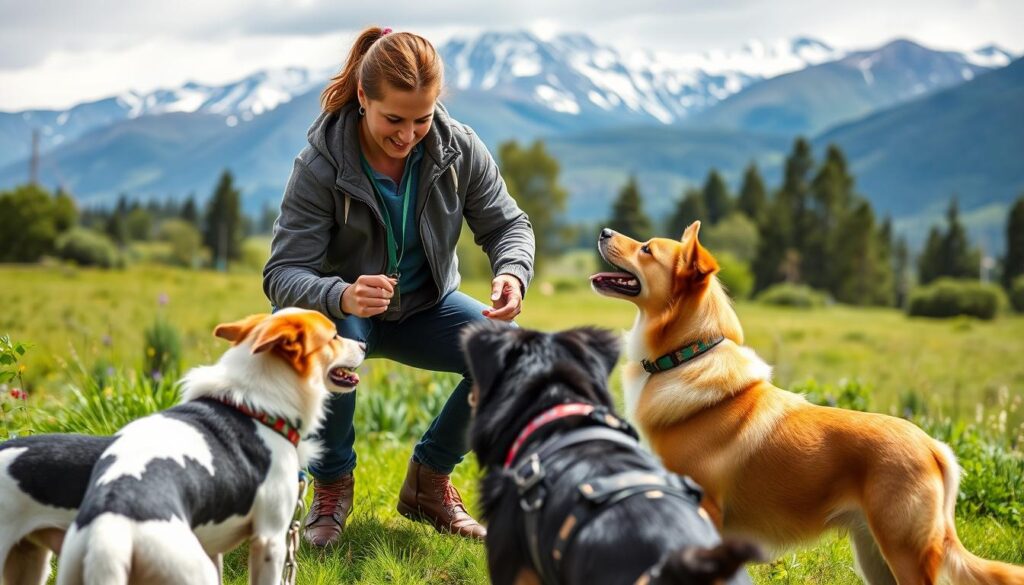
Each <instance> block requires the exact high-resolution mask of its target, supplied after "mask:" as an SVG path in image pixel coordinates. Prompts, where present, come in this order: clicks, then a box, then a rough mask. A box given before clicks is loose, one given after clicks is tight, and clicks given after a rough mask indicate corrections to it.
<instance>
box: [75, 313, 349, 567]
mask: <svg viewBox="0 0 1024 585" xmlns="http://www.w3.org/2000/svg"><path fill="white" fill-rule="evenodd" d="M214 333H215V335H217V336H218V337H221V338H223V339H226V340H228V341H230V342H231V343H232V347H231V348H230V349H228V350H227V351H226V352H225V353H224V355H222V356H221V358H220V359H219V360H218V361H217V363H216V364H214V365H211V366H202V367H199V368H194V369H192V370H191V371H189V373H188V374H187V375H186V376H185V378H184V380H183V392H182V402H181V404H179V405H178V406H175V407H174V408H170V409H168V410H164V411H162V412H158V413H156V414H152V415H150V416H147V417H144V418H140V419H138V420H136V421H134V422H132V423H130V424H128V425H127V426H125V427H124V428H122V429H121V430H120V431H118V433H117V435H116V436H115V437H114V438H113V441H111V442H110V444H109V445H108V446H107V447H106V448H105V450H104V451H103V452H102V454H101V455H100V456H99V460H98V461H97V462H96V464H95V466H94V467H93V469H92V474H91V477H90V478H89V482H88V487H87V488H86V490H85V494H84V496H82V497H81V504H80V506H79V508H78V513H77V515H76V516H75V521H74V523H73V524H72V525H71V527H70V529H69V530H68V533H67V537H66V538H65V540H64V546H63V549H62V551H61V557H60V566H59V569H58V572H57V583H58V584H59V585H127V584H136V583H139V584H142V583H144V584H146V585H171V584H182V583H188V584H190V585H199V584H203V585H216V584H217V583H219V582H220V575H219V572H218V566H217V565H218V560H219V558H220V555H222V554H223V553H226V552H228V551H230V550H232V549H234V548H235V547H236V546H238V545H239V544H240V543H243V542H248V543H249V582H250V583H252V584H262V585H271V584H276V583H280V582H281V574H282V570H283V567H284V563H285V552H286V534H287V532H288V527H289V524H290V522H291V519H292V513H293V511H294V508H295V502H296V499H297V497H298V492H299V485H298V483H299V482H298V478H299V471H300V470H301V469H302V468H304V467H305V466H306V462H307V460H308V459H309V458H310V457H313V456H315V455H316V453H317V449H318V447H319V444H318V443H317V442H316V441H315V440H312V439H310V438H309V436H310V435H311V434H312V433H313V432H314V431H316V429H318V428H319V426H320V424H321V420H322V419H323V416H324V412H325V408H326V403H327V398H328V397H329V396H330V394H331V393H342V392H351V391H352V390H353V389H354V388H355V386H356V384H357V383H358V381H359V378H358V376H357V375H356V374H355V372H353V370H354V369H355V368H356V367H358V366H359V364H360V363H361V362H362V361H363V357H364V354H365V347H363V346H362V345H361V344H359V343H357V342H355V341H352V340H348V339H343V338H341V337H339V336H338V334H337V332H336V330H335V327H334V323H333V322H331V320H330V319H328V318H327V317H325V316H323V315H322V314H320V313H318V312H316V311H305V310H301V309H294V308H289V309H283V310H281V311H278V312H277V313H274V314H273V315H252V316H250V317H248V318H246V319H243V320H241V321H238V322H235V323H225V324H223V325H219V326H218V327H217V328H216V330H215V331H214Z"/></svg>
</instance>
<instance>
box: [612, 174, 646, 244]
mask: <svg viewBox="0 0 1024 585" xmlns="http://www.w3.org/2000/svg"><path fill="white" fill-rule="evenodd" d="M608 227H610V228H611V229H613V230H615V231H617V232H619V233H620V234H623V235H626V236H629V237H631V238H633V239H634V240H640V241H643V240H646V239H648V238H650V237H651V232H652V230H651V220H650V218H648V217H647V215H646V214H645V213H644V210H643V200H642V198H641V197H640V187H639V186H638V185H637V182H636V176H635V175H630V177H629V180H628V181H626V184H625V185H624V186H623V187H622V190H621V191H619V197H618V198H617V199H616V200H615V203H613V204H612V217H611V218H610V219H609V220H608Z"/></svg>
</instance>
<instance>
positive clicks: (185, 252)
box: [159, 219, 207, 268]
mask: <svg viewBox="0 0 1024 585" xmlns="http://www.w3.org/2000/svg"><path fill="white" fill-rule="evenodd" d="M159 239H160V241H162V242H167V243H168V244H170V250H169V251H168V252H167V256H166V258H165V262H167V263H168V264H173V265H175V266H184V267H186V268H194V267H196V266H200V265H201V264H202V263H203V262H204V261H206V260H207V258H206V255H205V254H204V252H205V250H204V249H203V237H202V234H200V233H199V230H197V229H196V228H195V226H194V225H192V224H190V223H188V222H187V221H184V220H180V219H171V220H167V221H165V222H164V223H163V225H161V226H160V233H159Z"/></svg>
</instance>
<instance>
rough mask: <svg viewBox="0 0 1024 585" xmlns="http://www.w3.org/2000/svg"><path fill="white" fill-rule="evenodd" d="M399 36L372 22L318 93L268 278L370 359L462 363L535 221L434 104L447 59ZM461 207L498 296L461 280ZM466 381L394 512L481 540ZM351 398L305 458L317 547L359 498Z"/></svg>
mask: <svg viewBox="0 0 1024 585" xmlns="http://www.w3.org/2000/svg"><path fill="white" fill-rule="evenodd" d="M389 33H391V31H390V29H380V28H376V27H372V28H368V29H366V30H364V31H363V32H362V33H361V34H360V35H359V38H358V39H357V40H356V42H355V45H354V46H353V47H352V50H351V51H350V53H349V56H348V61H347V63H346V65H345V68H344V70H343V71H342V72H341V73H339V74H338V75H337V76H336V77H334V78H333V79H332V81H331V83H330V84H329V85H328V87H327V88H326V89H325V90H324V92H323V95H322V96H321V98H322V99H321V101H322V105H323V112H322V113H321V115H320V117H319V118H318V119H317V120H316V122H314V123H313V126H312V127H311V128H310V129H309V146H307V147H306V148H305V149H304V150H303V151H302V152H301V153H300V154H299V156H298V157H297V158H296V160H295V165H294V167H293V169H292V175H291V178H290V179H289V182H288V186H287V188H286V190H285V194H284V200H283V201H282V203H281V215H280V217H279V218H278V220H277V224H276V225H275V229H274V240H273V244H272V246H271V254H270V260H268V262H267V265H266V268H265V269H264V271H263V288H264V291H265V292H266V294H267V296H268V297H269V298H270V300H271V302H272V303H273V304H274V305H275V306H278V307H282V306H298V307H305V308H311V309H317V310H319V311H321V312H323V313H324V314H326V315H328V316H330V317H331V318H333V319H334V320H335V323H336V324H337V326H338V333H339V334H340V335H342V336H343V337H347V338H351V339H355V340H358V341H361V342H364V343H365V344H366V349H367V355H368V356H369V357H386V358H389V359H393V360H396V361H399V362H401V363H404V364H409V365H412V366H415V367H419V368H425V369H429V370H435V371H446V372H458V373H461V374H463V376H466V374H467V369H466V367H465V365H464V363H463V359H462V356H461V354H460V351H459V331H460V330H461V329H462V327H463V326H464V325H466V324H467V323H469V322H471V321H474V320H477V319H484V318H491V319H497V320H502V321H511V320H512V319H513V318H514V317H515V316H516V315H517V314H518V313H519V311H520V308H521V305H522V298H523V295H524V294H525V292H526V287H527V286H528V285H529V283H530V279H531V277H532V275H533V256H534V236H533V231H532V228H531V226H530V222H529V219H528V218H527V216H526V214H525V213H523V212H522V211H521V210H520V209H519V207H518V206H517V205H516V203H515V201H514V200H513V199H512V197H510V196H509V194H508V191H507V190H506V189H505V184H504V182H503V181H502V179H501V175H500V174H499V173H498V168H497V165H496V164H495V163H494V160H493V159H492V158H491V156H490V154H489V153H488V151H487V149H486V147H485V146H484V144H483V142H481V141H480V139H479V138H478V137H477V136H476V135H475V134H474V133H473V131H472V130H471V129H470V128H468V127H467V126H465V125H463V124H460V123H458V122H456V121H455V120H453V119H452V118H451V117H450V116H449V115H448V112H447V111H446V110H445V109H444V107H442V106H441V105H440V104H439V103H438V101H437V99H438V96H439V94H440V92H441V88H442V84H443V64H442V62H441V58H440V56H439V55H438V54H437V52H436V51H435V50H434V47H433V46H432V45H431V44H430V43H429V42H428V41H427V40H426V39H423V38H422V37H420V36H418V35H414V34H411V33H391V34H389ZM463 218H465V220H466V222H467V223H468V224H469V227H470V229H471V230H472V231H473V233H474V236H475V240H476V242H477V243H478V244H479V245H480V246H481V247H483V249H484V251H485V252H486V253H487V255H488V257H489V258H490V262H491V268H492V270H493V273H494V275H495V277H494V280H493V281H492V287H491V290H492V294H491V299H490V300H491V302H492V306H491V307H487V306H486V305H484V304H482V303H480V302H478V301H476V300H474V299H472V298H470V297H468V296H466V295H464V294H462V293H461V292H459V291H458V290H457V288H458V285H459V273H458V261H457V260H456V257H455V245H456V242H457V241H458V238H459V233H460V230H461V227H462V220H463ZM471 384H472V383H471V381H470V380H469V379H468V378H466V377H464V378H463V379H462V381H461V382H460V383H459V384H458V386H456V387H455V390H454V391H453V392H452V394H451V396H450V397H449V399H448V401H447V403H446V404H445V405H444V408H442V410H441V412H440V414H438V415H437V418H435V419H434V421H433V422H432V423H431V425H430V428H429V429H428V430H427V432H426V433H425V434H424V435H423V438H422V439H421V440H420V442H419V443H418V444H417V445H416V447H415V449H414V451H413V455H412V458H411V460H410V461H409V469H408V472H407V475H406V478H405V482H404V484H403V485H402V488H401V491H400V493H399V499H398V510H399V512H401V513H402V514H403V515H405V516H407V517H409V518H412V519H415V520H419V521H424V522H427V523H430V524H432V525H433V526H434V527H435V528H436V529H437V530H438V531H441V532H452V533H455V534H459V535H462V536H467V537H471V538H483V537H484V535H485V533H486V531H485V529H484V528H483V527H482V526H480V525H479V524H478V523H477V522H476V521H475V520H474V519H473V518H472V517H471V516H470V515H469V514H468V513H467V512H466V508H465V506H464V505H463V503H462V499H461V497H460V496H459V493H458V491H457V490H456V489H455V487H454V486H453V485H452V483H451V480H450V474H451V472H452V469H454V467H455V466H456V465H457V464H458V463H459V462H460V461H462V458H463V456H464V455H465V454H466V453H467V452H468V450H469V447H468V445H467V443H466V432H467V429H468V426H469V417H470V409H469V405H468V395H469V389H470V386H471ZM411 390H412V391H415V389H411ZM371 391H372V390H371ZM355 399H356V393H355V392H353V393H350V394H345V395H340V396H336V397H334V398H332V402H331V404H330V413H329V415H328V417H327V419H326V421H325V423H324V428H323V430H322V431H321V439H322V440H323V442H324V447H325V453H324V454H323V456H322V457H321V458H320V459H319V460H318V461H316V462H315V464H314V465H311V467H310V470H311V472H312V474H313V477H314V484H313V485H314V490H315V493H314V499H313V505H312V506H311V508H310V511H309V515H308V516H307V518H306V530H305V535H306V539H307V540H308V541H309V542H310V543H312V544H313V545H315V546H326V545H328V544H331V543H334V542H336V541H337V539H338V537H339V536H340V534H341V532H342V529H343V528H344V525H345V520H346V519H347V518H348V514H349V512H350V511H351V508H352V493H353V487H354V476H353V474H352V472H353V469H354V468H355V466H356V454H355V451H354V450H353V447H352V445H353V442H354V440H355V430H354V429H353V427H352V419H353V413H354V411H355Z"/></svg>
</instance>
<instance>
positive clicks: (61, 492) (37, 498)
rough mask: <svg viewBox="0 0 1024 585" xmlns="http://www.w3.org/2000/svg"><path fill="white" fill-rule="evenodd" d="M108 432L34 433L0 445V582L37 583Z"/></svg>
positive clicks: (46, 570)
mask: <svg viewBox="0 0 1024 585" xmlns="http://www.w3.org/2000/svg"><path fill="white" fill-rule="evenodd" d="M113 441H114V438H113V437H91V436H88V435H57V434H54V435H35V436H30V437H21V438H18V439H11V440H10V441H7V442H5V443H3V444H2V445H0V566H2V568H3V574H2V577H0V583H3V584H4V585H43V584H44V583H46V580H47V578H48V577H49V574H50V556H51V555H52V553H58V554H59V553H60V548H61V543H62V542H63V541H64V532H65V531H66V530H67V529H68V526H70V525H71V522H72V521H74V519H75V514H77V513H78V506H79V504H81V503H82V496H83V495H85V490H86V488H87V487H88V486H89V476H90V475H91V474H92V468H93V465H95V463H96V461H98V460H99V458H100V455H101V454H102V453H103V451H104V450H105V449H106V448H107V447H109V446H110V444H111V443H112V442H113Z"/></svg>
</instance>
